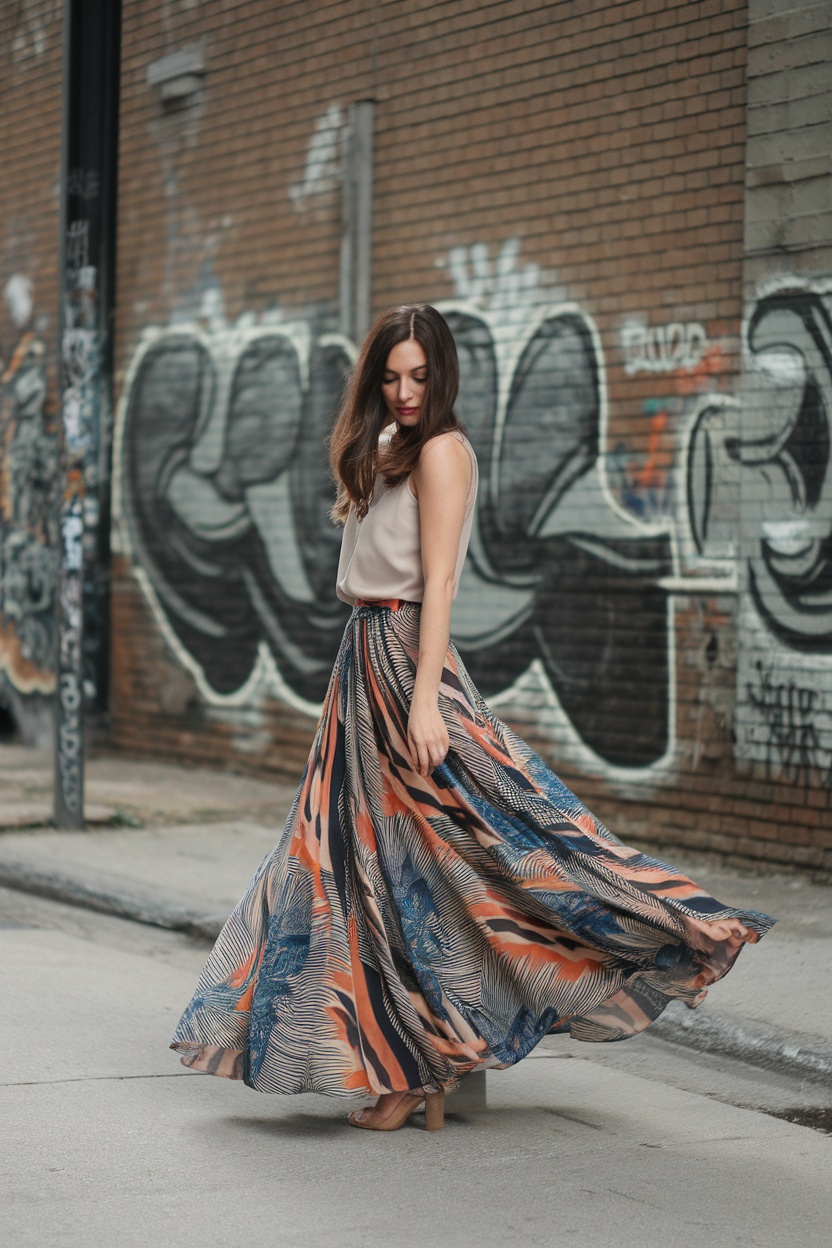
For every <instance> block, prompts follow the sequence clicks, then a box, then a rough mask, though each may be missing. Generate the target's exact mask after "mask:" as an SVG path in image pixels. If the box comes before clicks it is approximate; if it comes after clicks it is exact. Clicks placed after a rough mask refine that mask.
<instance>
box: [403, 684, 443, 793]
mask: <svg viewBox="0 0 832 1248" xmlns="http://www.w3.org/2000/svg"><path fill="white" fill-rule="evenodd" d="M407 743H408V745H409V747H410V754H411V757H412V759H413V762H414V763H415V765H416V770H417V771H418V773H419V775H420V776H429V775H430V773H431V772H432V771H433V769H434V767H438V766H439V764H440V763H442V762H444V761H445V755H446V754H447V753H448V747H449V745H450V740H449V738H448V729H447V728H446V727H445V722H444V720H443V719H442V716H441V715H440V714H439V707H438V705H437V704H436V702H432V703H431V702H422V701H421V700H419V699H417V698H414V699H413V703H412V704H411V707H410V715H409V717H408V721H407Z"/></svg>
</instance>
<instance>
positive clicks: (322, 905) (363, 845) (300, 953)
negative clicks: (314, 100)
mask: <svg viewBox="0 0 832 1248" xmlns="http://www.w3.org/2000/svg"><path fill="white" fill-rule="evenodd" d="M419 614H420V607H419V605H418V604H416V603H404V604H397V603H392V604H388V605H379V604H375V605H358V606H356V607H355V608H354V610H353V613H352V615H351V617H350V620H349V622H348V624H347V627H346V630H345V633H344V638H343V641H342V643H341V647H340V650H339V653H338V657H337V660H336V663H335V667H334V669H333V672H332V676H331V678H330V682H329V688H328V691H327V695H326V699H325V702H324V707H323V712H322V714H321V718H320V721H319V723H318V727H317V731H316V734H315V739H314V742H313V745H312V749H311V752H310V755H309V759H308V762H307V764H306V767H305V770H304V773H303V776H302V778H301V782H300V786H299V788H298V791H297V794H296V796H295V800H294V803H293V805H292V809H291V811H290V814H289V817H288V819H287V821H286V826H285V829H284V832H283V835H282V836H281V838H280V840H279V841H278V843H277V845H276V846H275V848H274V850H273V851H272V852H270V853H269V854H268V855H267V856H266V857H265V859H264V860H263V861H262V862H261V863H260V866H259V867H258V869H257V871H256V872H255V874H254V877H253V879H252V880H251V883H250V884H249V886H248V888H247V890H246V892H245V894H244V896H243V897H242V899H241V901H240V902H239V904H238V905H237V906H236V908H235V909H234V911H233V912H232V914H231V915H230V916H229V918H228V920H227V921H226V923H225V925H224V927H223V929H222V931H221V932H220V935H219V937H218V938H217V941H216V944H215V946H214V948H213V951H212V952H211V954H210V956H209V958H208V961H207V963H206V965H205V967H204V970H203V972H202V975H201V977H200V979H199V982H198V984H197V987H196V991H195V994H194V996H193V999H192V1000H191V1002H190V1004H189V1005H188V1007H187V1009H186V1010H185V1012H184V1014H183V1015H182V1017H181V1019H180V1021H179V1024H178V1026H177V1028H176V1031H175V1033H174V1036H173V1041H172V1044H171V1048H173V1049H175V1050H177V1051H178V1052H180V1053H181V1054H182V1059H181V1060H182V1061H183V1063H184V1064H185V1065H186V1066H190V1067H193V1068H194V1069H196V1070H201V1071H205V1072H208V1073H211V1074H217V1075H224V1076H227V1077H230V1078H235V1079H242V1080H243V1081H244V1082H245V1083H246V1084H248V1085H249V1086H250V1087H252V1088H256V1089H258V1090H260V1091H262V1092H275V1093H278V1092H279V1093H290V1092H323V1093H328V1094H332V1095H336V1096H337V1095H341V1096H346V1095H354V1094H357V1093H363V1094H368V1093H369V1094H380V1093H383V1092H391V1091H398V1090H402V1089H405V1088H426V1089H428V1090H433V1089H438V1088H443V1087H452V1086H453V1085H454V1084H455V1083H456V1081H457V1080H458V1079H459V1077H460V1076H461V1075H463V1074H466V1073H467V1072H469V1071H472V1070H476V1069H478V1068H483V1067H507V1066H511V1065H513V1064H514V1063H515V1062H517V1061H519V1060H520V1059H521V1058H523V1057H525V1056H526V1055H527V1054H528V1053H529V1052H530V1051H531V1050H532V1049H533V1048H534V1046H535V1045H536V1044H537V1043H538V1042H539V1041H540V1040H541V1039H542V1038H543V1037H544V1036H545V1035H547V1034H548V1033H550V1032H569V1033H571V1035H572V1036H573V1037H574V1038H575V1039H577V1040H585V1041H606V1040H621V1039H624V1038H626V1037H628V1036H632V1035H634V1034H635V1033H636V1032H639V1031H642V1030H643V1029H644V1028H645V1027H647V1026H648V1025H649V1024H650V1023H651V1022H652V1021H653V1020H654V1019H655V1018H657V1017H658V1015H659V1014H660V1013H661V1012H662V1010H664V1009H665V1007H666V1006H667V1005H668V1004H669V1002H671V1001H673V1000H681V1001H684V1002H685V1003H686V1004H688V1005H690V1006H691V1007H693V1006H694V1005H696V1004H698V1003H699V1001H700V1000H701V999H702V997H703V996H704V993H705V991H706V990H707V988H708V985H709V984H712V983H714V982H715V981H716V980H718V979H720V978H721V977H722V976H723V975H725V974H726V972H727V971H728V970H729V969H730V968H731V966H732V965H733V963H734V961H735V959H736V957H737V955H738V953H739V952H740V950H741V949H742V946H743V944H746V943H754V942H756V941H758V940H759V938H760V937H761V936H762V935H764V934H765V932H766V931H768V929H769V928H770V927H771V926H772V924H773V923H774V922H775V921H776V920H774V919H772V918H771V917H769V916H768V915H766V914H761V913H759V912H757V911H748V910H737V909H733V908H730V907H726V906H723V905H720V903H719V902H718V901H716V900H714V898H713V897H710V896H708V894H707V893H706V892H704V891H703V890H702V889H701V888H699V887H698V886H697V885H696V884H695V883H694V882H693V881H692V880H690V879H688V878H687V877H686V876H684V875H682V874H680V873H679V872H678V871H676V870H674V868H673V867H671V866H669V865H668V864H667V863H664V862H660V861H659V860H657V859H655V858H651V857H648V856H647V855H645V854H643V853H640V852H638V851H637V850H634V849H630V848H628V847H627V846H625V845H623V844H622V843H621V841H619V840H618V839H617V838H616V837H615V836H613V834H612V833H611V832H609V831H608V829H607V828H605V827H604V825H603V824H602V823H601V822H600V821H599V820H598V819H597V818H595V816H594V815H592V814H591V813H590V812H589V811H588V810H587V809H586V807H585V806H584V805H583V804H582V803H581V802H580V801H579V800H578V798H577V797H576V796H575V795H574V794H573V793H572V792H570V790H569V789H568V788H567V787H566V786H565V785H564V784H563V783H562V781H561V780H560V779H559V778H558V777H557V776H556V775H555V774H554V772H553V771H551V770H550V769H549V768H548V767H547V766H546V764H545V763H544V762H543V760H542V759H541V758H540V757H539V756H538V755H537V754H535V752H534V751H533V750H532V749H531V748H530V747H529V746H528V745H527V744H526V743H525V742H524V741H523V740H521V738H520V737H519V736H517V734H516V733H514V732H513V731H512V730H511V729H510V728H509V727H507V725H505V724H503V723H502V722H501V721H500V720H499V719H497V717H496V716H495V715H494V714H493V713H492V712H491V711H490V710H489V708H488V706H487V705H486V704H485V702H484V701H483V699H482V697H481V696H480V694H479V693H478V691H477V689H476V688H475V687H474V685H473V683H472V681H471V679H470V677H469V675H468V673H467V672H466V670H465V667H464V665H463V663H462V661H461V659H460V657H459V654H458V652H457V650H456V648H455V646H454V645H453V643H451V645H450V646H449V648H448V653H447V658H446V662H445V666H444V671H443V674H442V681H441V687H440V694H439V708H440V712H441V714H442V717H443V720H444V722H445V724H446V726H447V729H448V733H449V736H450V749H449V751H448V755H447V757H446V759H445V761H444V762H443V763H442V765H441V766H439V767H437V768H435V769H434V771H433V772H432V773H431V774H430V775H429V776H427V777H424V776H420V775H419V774H418V772H417V771H416V770H415V768H414V765H413V760H412V758H411V755H410V751H409V749H408V744H407V720H408V713H409V708H410V701H411V696H412V692H413V683H414V677H415V673H416V662H417V657H418V642H419ZM711 925H714V926H711ZM709 928H711V930H712V932H714V933H715V934H714V935H709Z"/></svg>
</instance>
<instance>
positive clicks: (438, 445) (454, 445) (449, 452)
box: [419, 429, 470, 464]
mask: <svg viewBox="0 0 832 1248" xmlns="http://www.w3.org/2000/svg"><path fill="white" fill-rule="evenodd" d="M467 442H468V439H467V438H465V435H464V434H463V433H462V431H461V430H458V429H446V430H445V432H444V433H437V434H434V436H433V437H432V438H430V439H429V440H428V441H427V442H426V443H425V445H424V446H423V447H422V450H421V453H420V455H419V463H420V464H423V463H445V464H453V463H460V464H461V463H465V462H467V461H468V460H469V459H470V451H469V449H468V445H470V444H468V445H466V443H467Z"/></svg>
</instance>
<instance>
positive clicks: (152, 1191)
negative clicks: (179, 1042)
mask: <svg viewBox="0 0 832 1248" xmlns="http://www.w3.org/2000/svg"><path fill="white" fill-rule="evenodd" d="M206 952H207V950H206V947H205V946H204V945H199V944H196V943H193V942H192V941H190V940H189V939H188V938H186V937H184V936H181V935H179V934H177V933H171V932H165V931H161V930H158V929H154V928H151V927H145V926H142V925H140V924H136V923H132V922H129V921H126V920H122V919H116V918H111V917H108V916H104V915H99V914H95V913H93V912H90V911H84V910H79V909H74V908H72V907H69V906H63V905H58V904H55V903H52V902H47V901H43V900H40V899H38V898H35V897H31V896H27V895H25V894H22V893H15V892H7V891H5V890H0V966H2V980H3V989H4V990H3V1003H4V1004H3V1009H2V1011H0V1052H2V1054H3V1070H2V1076H0V1085H2V1086H0V1116H1V1118H2V1123H3V1130H2V1137H1V1138H2V1142H3V1157H2V1161H0V1173H2V1180H0V1241H2V1243H3V1245H4V1248H47V1246H51V1245H61V1246H72V1248H75V1246H76V1245H78V1246H79V1248H80V1246H81V1245H84V1248H87V1246H89V1248H98V1245H102V1246H103V1245H107V1248H122V1246H128V1245H129V1246H131V1248H132V1246H136V1248H150V1246H153V1248H168V1246H170V1248H191V1246H192V1245H193V1246H194V1248H197V1246H199V1248H243V1245H245V1248H261V1246H262V1248H266V1246H268V1248H282V1246H283V1245H312V1244H315V1245H317V1244H320V1243H324V1244H327V1245H331V1246H333V1248H341V1246H342V1245H343V1246H345V1248H353V1246H355V1248H358V1246H359V1245H361V1246H362V1248H364V1246H365V1245H366V1246H368V1248H375V1246H376V1245H378V1246H379V1248H381V1246H382V1245H383V1246H384V1248H388V1246H389V1245H403V1246H405V1248H409V1246H410V1245H413V1246H414V1248H416V1245H419V1246H420V1248H422V1246H427V1248H430V1246H432V1245H436V1246H437V1248H438V1246H439V1245H442V1246H443V1248H444V1246H451V1248H454V1246H456V1245H460V1246H464V1248H468V1246H470V1248H475V1246H476V1248H491V1246H492V1245H493V1246H494V1248H496V1246H497V1245H499V1246H500V1248H504V1246H505V1245H509V1244H510V1245H560V1244H572V1243H574V1244H581V1245H582V1246H584V1248H608V1246H609V1248H613V1246H615V1248H628V1246H629V1245H633V1248H635V1246H636V1245H638V1248H653V1246H654V1245H655V1246H656V1248H658V1246H659V1245H661V1248H676V1246H677V1245H678V1246H679V1248H682V1246H683V1245H684V1248H698V1246H699V1245H703V1246H704V1245H707V1246H708V1248H722V1246H723V1245H724V1246H725V1248H728V1246H729V1245H730V1246H731V1248H775V1246H776V1248H792V1246H794V1248H815V1246H816V1245H817V1246H818V1248H820V1246H821V1245H823V1248H828V1244H829V1241H830V1232H829V1226H830V1212H829V1210H830V1203H829V1192H830V1189H831V1188H832V1137H830V1136H829V1135H827V1134H824V1133H823V1132H821V1131H818V1130H813V1129H810V1128H809V1127H807V1126H803V1125H799V1124H797V1123H794V1122H791V1121H786V1120H784V1119H783V1118H780V1117H777V1116H775V1115H776V1114H783V1113H785V1114H790V1115H791V1116H795V1114H796V1115H797V1116H802V1117H803V1118H804V1120H806V1121H811V1120H813V1119H815V1120H818V1121H822V1120H823V1118H824V1116H828V1113H829V1110H830V1107H832V1089H826V1088H824V1087H823V1086H821V1085H818V1084H817V1083H815V1084H807V1083H798V1082H797V1081H795V1080H791V1079H788V1078H784V1077H778V1076H777V1075H775V1074H771V1073H769V1072H765V1071H761V1070H755V1069H754V1068H752V1067H746V1066H742V1065H740V1064H739V1063H734V1062H730V1061H728V1060H727V1059H726V1060H719V1059H715V1058H713V1057H711V1056H705V1055H700V1054H696V1053H694V1052H691V1051H688V1050H685V1049H682V1048H677V1047H676V1046H674V1045H671V1044H667V1043H665V1042H663V1041H661V1040H658V1039H655V1038H653V1037H651V1036H650V1035H649V1034H648V1035H645V1036H640V1037H636V1038H635V1039H633V1040H630V1041H627V1042H626V1043H624V1044H618V1045H578V1044H576V1043H575V1042H574V1041H569V1040H568V1039H567V1038H565V1037H553V1038H551V1040H550V1041H547V1042H545V1043H544V1044H543V1045H541V1046H540V1047H539V1048H538V1050H536V1055H533V1056H532V1057H530V1058H529V1059H527V1060H526V1061H525V1062H523V1063H521V1064H520V1065H519V1066H517V1067H515V1068H514V1069H513V1070H511V1071H505V1072H493V1073H491V1074H490V1075H489V1076H488V1100H489V1108H488V1110H487V1111H485V1112H484V1113H480V1114H471V1115H468V1116H465V1115H461V1114H458V1115H449V1118H448V1122H447V1125H446V1128H445V1130H444V1131H442V1132H440V1133H436V1134H430V1135H428V1134H426V1133H425V1132H424V1131H423V1130H422V1129H421V1128H420V1127H419V1126H418V1125H415V1124H416V1122H417V1121H418V1120H414V1125H409V1126H407V1127H406V1128H404V1129H403V1130H402V1131H400V1132H397V1133H396V1134H392V1135H383V1134H377V1133H373V1132H362V1131H355V1130H353V1129H351V1128H350V1127H349V1126H347V1125H346V1123H345V1116H346V1107H345V1106H344V1105H342V1104H340V1103H338V1102H335V1101H331V1100H327V1099H325V1098H322V1097H316V1096H304V1097H294V1098H285V1099H284V1098H273V1097H267V1096H263V1095H261V1094H258V1093H255V1092H252V1091H251V1090H249V1089H248V1088H245V1087H243V1086H241V1085H239V1084H230V1083H227V1082H226V1081H224V1080H219V1079H212V1078H209V1077H206V1076H200V1075H196V1074H193V1073H191V1072H188V1071H186V1070H184V1069H183V1068H182V1067H181V1066H180V1065H179V1063H178V1061H177V1058H176V1056H175V1054H173V1053H172V1052H170V1050H169V1049H168V1048H167V1043H168V1038H169V1035H170V1033H171V1031H172V1029H173V1026H174V1024H175V1022H176V1020H177V1018H178V1015H179V1011H180V1010H181V1009H182V1008H183V1006H184V1004H185V1003H186V1002H187V1000H188V999H189V998H190V995H191V992H192V990H193V986H194V983H195V980H196V976H197V974H198V972H199V970H200V968H201V966H202V963H203V960H204V958H205V956H206Z"/></svg>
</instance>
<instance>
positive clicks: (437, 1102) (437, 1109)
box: [347, 1092, 445, 1131]
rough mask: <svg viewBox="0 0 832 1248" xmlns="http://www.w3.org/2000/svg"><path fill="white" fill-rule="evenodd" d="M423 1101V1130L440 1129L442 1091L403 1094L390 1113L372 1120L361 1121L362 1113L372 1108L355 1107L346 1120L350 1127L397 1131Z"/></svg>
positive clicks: (442, 1122) (443, 1115) (443, 1118)
mask: <svg viewBox="0 0 832 1248" xmlns="http://www.w3.org/2000/svg"><path fill="white" fill-rule="evenodd" d="M423 1102H424V1106H425V1130H426V1131H440V1130H441V1129H442V1127H443V1126H444V1125H445V1093H444V1092H413V1093H410V1092H409V1093H408V1094H407V1096H403V1097H402V1099H401V1100H400V1101H399V1103H398V1104H397V1106H396V1108H395V1109H394V1110H393V1111H392V1113H390V1114H388V1115H387V1117H386V1118H381V1119H378V1120H376V1121H375V1122H372V1121H371V1120H370V1119H369V1118H367V1119H366V1120H365V1121H363V1122H362V1114H366V1113H372V1110H364V1109H357V1110H354V1111H353V1113H351V1114H350V1116H349V1118H348V1119H347V1121H348V1122H349V1124H350V1126H351V1127H362V1128H363V1129H364V1130H365V1131H398V1129H399V1128H400V1127H403V1126H404V1124H405V1123H406V1122H407V1120H408V1118H409V1117H410V1115H411V1114H412V1113H413V1112H414V1110H417V1109H418V1108H419V1106H420V1105H421V1104H422V1103H423Z"/></svg>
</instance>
